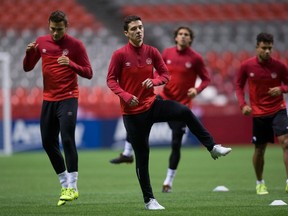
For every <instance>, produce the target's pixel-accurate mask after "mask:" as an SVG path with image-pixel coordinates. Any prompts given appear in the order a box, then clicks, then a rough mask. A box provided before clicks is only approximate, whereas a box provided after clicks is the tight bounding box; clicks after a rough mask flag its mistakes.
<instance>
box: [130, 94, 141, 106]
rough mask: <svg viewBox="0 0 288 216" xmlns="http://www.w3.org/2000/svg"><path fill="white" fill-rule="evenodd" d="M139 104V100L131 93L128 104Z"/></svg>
mask: <svg viewBox="0 0 288 216" xmlns="http://www.w3.org/2000/svg"><path fill="white" fill-rule="evenodd" d="M138 104H139V100H138V98H137V97H136V96H134V95H133V97H132V99H131V101H130V103H129V106H131V107H133V106H138Z"/></svg>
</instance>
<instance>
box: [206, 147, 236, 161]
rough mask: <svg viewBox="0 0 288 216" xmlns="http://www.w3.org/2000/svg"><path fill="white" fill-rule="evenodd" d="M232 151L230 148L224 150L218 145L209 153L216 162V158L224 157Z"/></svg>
mask: <svg viewBox="0 0 288 216" xmlns="http://www.w3.org/2000/svg"><path fill="white" fill-rule="evenodd" d="M231 151H232V149H231V148H226V147H223V146H221V145H220V144H218V145H215V146H214V147H213V149H212V150H211V151H210V154H211V157H212V158H213V159H214V160H216V159H217V158H218V157H221V156H225V155H227V154H229V153H230V152H231Z"/></svg>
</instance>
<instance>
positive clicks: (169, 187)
mask: <svg viewBox="0 0 288 216" xmlns="http://www.w3.org/2000/svg"><path fill="white" fill-rule="evenodd" d="M171 191H172V187H171V186H170V185H163V187H162V192H163V193H170V192H171Z"/></svg>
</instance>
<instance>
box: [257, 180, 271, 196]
mask: <svg viewBox="0 0 288 216" xmlns="http://www.w3.org/2000/svg"><path fill="white" fill-rule="evenodd" d="M268 193H269V192H268V190H267V187H266V186H265V184H264V183H261V184H257V185H256V194H258V195H265V194H268Z"/></svg>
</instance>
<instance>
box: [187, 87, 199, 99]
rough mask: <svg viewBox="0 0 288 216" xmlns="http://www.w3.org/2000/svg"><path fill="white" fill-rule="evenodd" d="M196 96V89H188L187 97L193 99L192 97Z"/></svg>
mask: <svg viewBox="0 0 288 216" xmlns="http://www.w3.org/2000/svg"><path fill="white" fill-rule="evenodd" d="M197 94H198V93H197V90H196V88H190V89H188V93H187V95H188V96H189V97H191V98H194V97H196V95H197Z"/></svg>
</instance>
